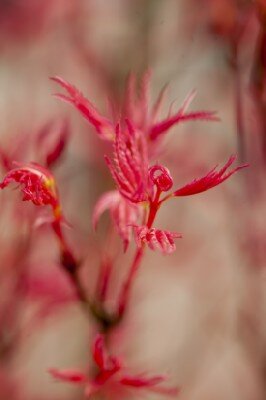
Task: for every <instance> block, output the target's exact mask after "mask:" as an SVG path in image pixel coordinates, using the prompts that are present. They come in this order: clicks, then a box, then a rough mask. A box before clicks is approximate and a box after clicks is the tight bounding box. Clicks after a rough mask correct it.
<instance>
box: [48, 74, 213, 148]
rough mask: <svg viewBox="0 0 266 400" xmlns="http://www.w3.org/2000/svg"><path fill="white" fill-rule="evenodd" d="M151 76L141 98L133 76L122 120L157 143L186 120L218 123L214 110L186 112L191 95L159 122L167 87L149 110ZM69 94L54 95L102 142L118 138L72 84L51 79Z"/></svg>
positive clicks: (145, 79)
mask: <svg viewBox="0 0 266 400" xmlns="http://www.w3.org/2000/svg"><path fill="white" fill-rule="evenodd" d="M150 78H151V76H150V73H147V74H145V75H144V77H143V79H142V86H141V91H140V95H139V96H138V95H137V89H136V77H135V75H133V74H131V75H130V77H129V79H128V84H127V88H126V92H125V101H124V104H123V106H122V111H123V115H122V119H123V120H125V119H128V120H129V121H130V122H131V125H133V126H134V127H135V128H136V129H138V130H140V131H141V133H142V134H144V136H145V137H146V139H147V140H148V141H151V142H153V141H156V140H157V139H158V138H159V137H160V136H161V135H162V134H165V133H167V132H168V131H169V129H170V128H172V127H173V126H174V125H176V124H178V123H180V122H186V121H196V120H203V121H204V120H205V121H218V120H219V118H218V117H217V116H216V113H215V112H213V111H193V112H187V109H188V107H189V105H190V103H191V101H192V100H193V98H194V96H195V92H192V93H191V94H190V95H189V96H188V97H187V99H186V100H185V101H184V103H183V105H182V106H181V108H180V109H179V110H178V111H177V112H176V113H175V114H173V115H171V110H169V115H168V116H167V118H165V119H163V120H162V121H159V122H158V121H157V116H158V113H159V111H160V108H161V105H162V102H163V100H164V95H165V88H164V89H163V90H162V91H161V93H160V94H159V96H158V98H157V100H156V102H155V104H154V106H153V107H152V109H151V111H150V110H149V86H150ZM52 80H54V81H55V82H56V83H58V84H59V85H60V86H61V87H62V88H64V89H65V90H66V91H67V93H68V95H64V94H61V93H57V94H55V96H56V97H58V98H60V99H61V100H63V101H66V102H67V103H70V104H72V105H73V106H74V107H75V108H76V109H77V110H78V111H79V112H80V113H81V114H82V115H83V116H84V117H85V119H86V120H87V121H89V122H90V124H91V125H92V126H94V128H95V129H96V131H97V133H98V134H99V136H100V137H101V138H102V139H105V140H109V141H112V140H114V138H115V132H116V123H114V122H113V121H112V120H111V119H109V118H107V117H105V116H103V115H102V114H101V113H100V112H99V111H98V110H97V108H96V107H95V106H94V105H93V104H92V103H91V102H90V101H89V100H88V99H87V98H86V97H84V95H83V94H82V93H81V92H80V91H79V90H78V89H76V88H75V86H73V85H72V84H70V83H69V82H67V81H65V80H64V79H62V78H60V77H54V78H52Z"/></svg>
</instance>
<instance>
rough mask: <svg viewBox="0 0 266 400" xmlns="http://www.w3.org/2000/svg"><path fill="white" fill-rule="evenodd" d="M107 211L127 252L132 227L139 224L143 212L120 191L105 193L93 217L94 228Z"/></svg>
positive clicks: (95, 208)
mask: <svg viewBox="0 0 266 400" xmlns="http://www.w3.org/2000/svg"><path fill="white" fill-rule="evenodd" d="M106 210H109V211H110V214H111V217H112V219H113V221H114V224H115V226H116V228H117V231H118V234H119V235H120V237H121V239H122V240H123V243H124V250H126V249H127V247H128V244H129V242H130V237H131V227H130V225H133V224H136V223H137V221H138V219H139V217H140V214H141V210H140V209H139V207H138V205H136V204H134V203H131V202H129V201H127V200H126V199H124V198H123V197H122V196H121V195H120V193H119V191H118V190H112V191H110V192H107V193H104V194H103V195H102V196H101V197H100V198H99V200H98V201H97V203H96V205H95V207H94V211H93V215H92V222H93V226H94V228H96V226H97V223H98V220H99V218H100V217H101V215H102V214H103V213H104V212H105V211H106Z"/></svg>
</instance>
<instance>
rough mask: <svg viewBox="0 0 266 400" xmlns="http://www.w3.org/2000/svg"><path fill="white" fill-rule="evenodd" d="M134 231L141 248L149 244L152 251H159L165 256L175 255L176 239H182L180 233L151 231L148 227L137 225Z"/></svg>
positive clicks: (159, 230) (152, 229)
mask: <svg viewBox="0 0 266 400" xmlns="http://www.w3.org/2000/svg"><path fill="white" fill-rule="evenodd" d="M133 229H134V232H135V238H136V242H137V244H138V246H139V247H141V246H142V245H143V244H145V243H147V244H148V246H149V247H150V249H151V250H159V251H161V252H162V253H164V254H171V253H173V252H174V251H175V249H176V246H175V243H174V239H179V238H182V235H181V234H180V233H176V232H169V231H163V230H161V229H154V228H151V229H149V228H147V227H146V226H136V225H135V226H133Z"/></svg>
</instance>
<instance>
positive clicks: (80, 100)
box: [51, 77, 114, 140]
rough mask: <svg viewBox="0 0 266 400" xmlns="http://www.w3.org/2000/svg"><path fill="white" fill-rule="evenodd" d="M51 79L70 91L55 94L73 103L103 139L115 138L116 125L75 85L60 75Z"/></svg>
mask: <svg viewBox="0 0 266 400" xmlns="http://www.w3.org/2000/svg"><path fill="white" fill-rule="evenodd" d="M51 79H52V80H53V81H55V82H56V83H58V84H59V85H61V86H62V88H64V89H65V90H66V91H67V93H68V95H63V94H59V93H57V94H55V96H56V97H58V98H59V99H61V100H63V101H65V102H67V103H70V104H72V105H73V106H74V107H75V108H76V109H77V110H78V111H79V112H80V113H81V114H82V115H83V116H84V117H85V118H86V119H87V120H88V121H89V122H90V123H91V124H92V125H93V126H94V128H95V129H96V131H97V132H98V134H99V135H100V137H101V138H102V139H105V140H113V137H114V126H113V124H112V122H111V121H110V120H109V119H107V118H105V117H104V116H103V115H101V114H100V112H99V111H98V110H97V109H96V108H95V106H94V105H93V104H92V103H91V102H90V101H89V100H88V99H86V97H84V96H83V94H82V93H81V92H80V91H79V90H78V89H76V88H75V86H73V85H71V84H70V83H69V82H67V81H65V80H64V79H62V78H60V77H53V78H51Z"/></svg>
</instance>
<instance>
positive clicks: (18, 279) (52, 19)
mask: <svg viewBox="0 0 266 400" xmlns="http://www.w3.org/2000/svg"><path fill="white" fill-rule="evenodd" d="M265 26H266V16H265V4H264V3H263V1H252V0H246V1H244V0H243V1H237V0H109V1H106V0H75V1H71V0H0V121H1V124H0V150H1V176H4V173H5V168H6V167H7V165H6V159H7V158H8V159H12V160H15V161H19V162H25V161H36V162H40V163H41V162H42V161H43V155H44V154H45V147H46V146H48V147H49V143H46V142H42V141H38V137H39V136H40V132H41V131H42V130H45V129H47V126H52V127H53V129H54V130H55V131H56V129H57V126H58V123H59V124H60V123H61V122H62V120H64V121H67V123H68V124H69V133H70V134H69V141H68V145H67V148H66V149H65V151H64V154H63V155H62V157H61V158H60V160H59V162H58V163H57V164H56V165H55V167H54V170H53V172H54V175H55V177H56V179H57V182H58V186H59V190H60V194H61V200H62V204H63V208H64V213H65V215H66V216H67V218H68V220H69V222H70V223H71V225H72V228H71V229H70V230H68V232H67V235H68V237H69V240H70V242H71V243H72V245H73V247H74V248H75V250H76V253H78V254H79V255H80V257H82V259H83V265H82V271H81V273H82V276H83V280H84V282H85V285H86V286H87V288H88V290H93V287H94V285H95V281H96V276H97V271H98V266H99V263H100V261H101V258H102V256H103V254H106V253H108V255H109V256H110V257H115V260H116V263H115V278H114V279H113V281H112V292H113V293H114V294H115V293H116V290H117V287H118V285H119V283H120V282H121V281H122V278H123V276H124V275H125V270H126V266H127V265H128V263H129V260H130V259H131V257H132V254H133V247H134V246H133V245H132V246H131V247H132V248H130V249H129V252H128V254H126V255H124V254H123V251H122V245H121V244H120V241H119V238H118V237H115V238H114V239H113V241H112V243H108V244H107V243H106V231H107V230H108V224H109V222H108V221H109V217H108V215H106V216H104V218H103V219H102V220H101V222H100V225H99V229H98V231H97V232H96V233H95V232H94V231H93V228H92V223H91V222H92V217H91V215H92V210H93V206H94V205H95V203H96V201H97V199H98V198H99V196H100V195H101V194H102V193H103V192H104V191H106V190H109V189H111V188H112V187H113V182H112V180H111V178H110V176H109V172H108V171H107V168H106V165H105V162H104V158H103V155H104V154H105V153H106V152H108V151H110V150H108V149H107V148H106V145H105V144H104V143H103V142H101V141H100V140H99V138H98V137H97V135H96V134H95V130H94V128H93V127H91V126H90V125H89V124H88V122H87V121H85V120H84V119H83V118H82V117H81V116H80V115H79V114H78V112H77V111H76V110H74V108H73V107H71V106H70V105H67V104H64V103H62V102H60V101H59V100H58V99H56V98H54V97H52V93H55V92H57V91H58V87H56V85H55V83H54V82H52V81H51V80H49V77H51V76H55V75H59V76H61V77H63V78H64V79H66V80H68V81H70V82H72V83H73V84H75V86H76V87H78V88H79V89H80V90H82V92H83V93H84V95H85V96H87V97H88V98H89V99H90V100H91V101H93V103H94V104H96V105H97V107H98V108H99V109H100V110H101V111H102V112H103V113H104V114H105V115H110V114H111V110H110V103H111V104H112V105H113V106H114V107H115V108H116V109H119V105H120V104H121V102H122V99H123V95H124V89H125V83H126V79H127V76H128V74H129V73H130V72H134V73H135V74H136V75H137V77H138V78H139V80H141V77H142V75H143V73H145V71H147V69H150V70H151V71H152V79H151V102H152V101H154V100H155V98H156V96H157V95H158V93H159V91H160V89H161V88H162V87H163V86H164V85H165V84H166V83H168V84H169V87H168V91H167V96H166V99H167V101H166V102H165V105H164V107H165V108H164V109H163V110H162V112H161V117H162V118H163V117H164V116H165V115H167V113H168V110H169V107H170V105H171V107H173V110H175V109H177V108H178V106H180V105H181V104H182V101H183V100H184V98H185V97H186V95H187V94H188V93H189V92H190V91H191V90H192V89H196V91H197V96H196V98H195V100H194V101H193V104H192V106H191V109H195V110H198V109H200V110H201V109H202V110H213V111H217V112H218V115H219V117H220V122H208V123H207V122H193V123H185V124H180V125H178V126H176V127H174V128H172V129H171V132H170V133H169V134H168V136H167V138H166V141H165V145H164V151H163V153H162V155H161V156H160V162H161V163H162V164H164V165H166V166H167V167H168V168H169V169H170V170H171V172H172V175H173V178H174V181H175V182H176V186H181V185H182V184H185V183H186V182H187V181H189V180H191V179H193V178H195V177H198V176H201V175H202V174H204V173H206V172H207V171H208V170H209V169H211V168H212V167H213V166H215V165H216V164H222V163H224V162H225V161H226V160H227V159H228V157H229V156H230V155H231V154H237V155H238V162H239V163H245V162H248V163H249V164H250V167H249V169H245V170H243V171H241V172H240V173H239V174H236V175H235V176H233V177H232V178H231V180H229V181H227V182H226V183H224V184H223V185H222V186H219V187H217V188H215V189H213V190H211V191H209V192H207V193H202V194H200V195H198V196H194V197H193V196H192V197H191V198H190V197H188V198H181V199H177V200H175V201H172V202H169V204H167V206H166V207H165V208H163V209H162V211H161V213H160V215H159V217H158V220H157V225H158V226H161V227H162V228H165V229H169V230H173V231H178V232H182V233H183V236H184V237H183V239H182V240H180V241H178V243H177V250H176V252H175V253H174V254H173V255H171V256H163V255H161V254H157V253H153V252H151V251H149V252H147V254H146V255H145V259H144V262H143V265H142V267H141V271H140V273H139V276H138V279H137V281H136V282H135V287H134V291H133V297H132V299H131V306H130V309H129V311H128V314H127V318H126V321H125V323H124V326H123V329H122V331H118V332H116V333H115V335H114V339H113V341H114V348H115V349H116V350H118V352H121V353H123V355H124V356H125V357H126V359H127V364H128V365H130V366H132V368H135V367H136V368H138V369H139V368H140V369H141V370H144V371H153V372H157V371H158V372H161V371H163V372H166V373H168V374H169V376H171V377H172V378H171V379H172V381H171V383H172V384H176V385H179V386H180V387H181V389H182V390H181V393H180V394H179V398H180V400H181V399H182V400H183V399H188V400H190V399H191V400H192V399H193V400H201V399H204V400H208V399H214V398H215V399H216V400H230V399H232V400H238V399H239V400H240V399H241V400H263V399H265V397H266V384H265V382H266V324H265V311H266V310H265V308H266V307H265V306H266V299H265V289H266V287H265V286H266V281H265V279H266V276H265V262H266V254H265V249H266V239H265V238H266V225H265V211H266V210H265V208H266V203H265V200H266V197H265V167H266V133H265V124H266V117H265V115H266V114H265V107H266V105H265V101H266V100H265V68H266V28H265ZM47 124H48V125H47ZM49 124H50V125H49ZM0 204H1V216H0V243H1V251H0V285H1V292H0V382H1V384H0V399H1V400H6V399H7V398H8V399H10V400H11V399H12V400H13V399H14V400H24V399H25V400H26V399H27V400H63V399H64V400H70V399H72V400H74V399H75V400H79V399H83V393H82V390H81V389H80V388H75V387H72V386H71V385H64V384H62V383H58V382H55V381H54V380H53V379H52V378H51V376H50V375H49V374H48V373H47V370H48V368H50V367H69V366H70V367H71V366H87V365H88V363H89V360H90V355H89V339H90V336H91V335H92V332H93V329H95V328H94V327H93V326H91V325H92V324H91V322H88V320H87V318H86V316H85V315H84V313H83V312H82V309H81V307H80V305H79V304H77V302H76V301H75V300H74V295H73V289H72V288H71V285H70V284H69V282H68V280H67V279H66V277H65V276H64V274H63V273H62V271H61V270H60V268H59V267H58V265H57V263H58V259H57V258H58V254H57V252H58V249H57V246H56V243H55V241H54V240H53V237H52V235H51V233H50V232H49V229H47V228H45V227H41V228H36V226H35V223H34V221H35V220H36V218H37V217H38V215H39V210H38V209H37V210H36V209H35V208H34V207H33V206H32V204H26V203H23V204H21V202H19V194H18V193H17V191H6V192H2V193H1V196H0ZM112 301H113V300H112V296H111V298H110V302H112ZM137 395H138V394H137ZM140 395H142V394H140Z"/></svg>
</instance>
